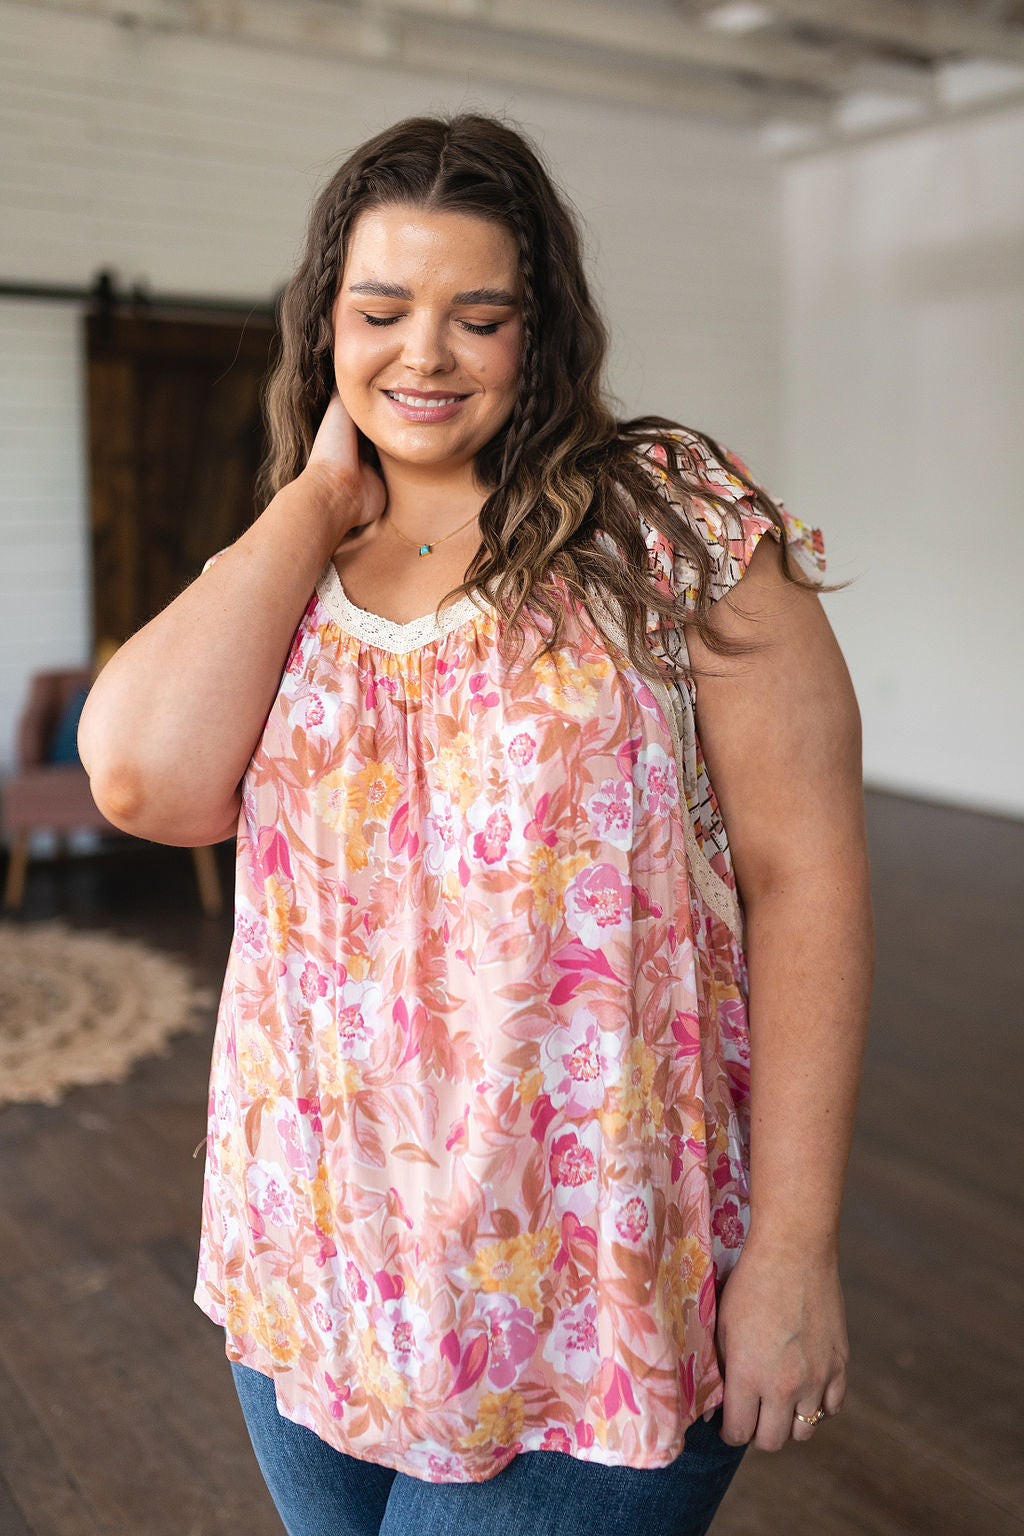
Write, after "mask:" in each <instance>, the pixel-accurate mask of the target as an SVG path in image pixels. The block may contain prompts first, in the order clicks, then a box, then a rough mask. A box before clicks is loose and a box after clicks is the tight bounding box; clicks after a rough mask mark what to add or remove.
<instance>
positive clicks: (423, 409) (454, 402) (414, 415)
mask: <svg viewBox="0 0 1024 1536" xmlns="http://www.w3.org/2000/svg"><path fill="white" fill-rule="evenodd" d="M384 394H385V395H386V396H387V398H388V399H389V400H390V401H391V404H392V405H393V406H394V408H395V410H396V411H397V412H398V414H399V415H400V416H403V417H404V418H405V419H406V421H447V420H448V418H449V417H451V416H454V415H455V413H456V412H457V411H458V409H459V407H460V406H461V404H462V402H463V400H465V399H467V398H468V397H467V396H466V395H445V394H442V393H441V392H440V391H433V390H432V391H429V392H425V393H423V394H420V393H419V392H418V391H417V392H416V393H415V394H413V393H408V392H407V391H405V390H398V389H386V390H384Z"/></svg>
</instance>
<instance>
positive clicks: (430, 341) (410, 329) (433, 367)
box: [402, 311, 454, 374]
mask: <svg viewBox="0 0 1024 1536" xmlns="http://www.w3.org/2000/svg"><path fill="white" fill-rule="evenodd" d="M402 360H403V362H404V363H405V365H406V367H407V368H408V369H409V370H410V372H412V373H423V374H429V373H447V372H448V371H449V370H450V369H451V367H452V366H453V363H454V358H453V357H452V353H451V347H450V345H449V344H448V340H447V334H446V327H445V324H444V321H443V320H442V319H441V317H440V316H432V315H430V314H429V313H427V312H426V311H423V312H422V313H420V314H418V315H414V316H412V318H411V319H410V322H409V324H408V325H407V326H406V327H405V345H404V347H403V349H402Z"/></svg>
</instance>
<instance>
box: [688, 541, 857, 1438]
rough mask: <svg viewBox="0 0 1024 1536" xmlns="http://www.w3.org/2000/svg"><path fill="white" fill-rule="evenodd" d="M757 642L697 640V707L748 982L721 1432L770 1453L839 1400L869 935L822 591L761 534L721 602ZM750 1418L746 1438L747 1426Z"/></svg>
mask: <svg viewBox="0 0 1024 1536" xmlns="http://www.w3.org/2000/svg"><path fill="white" fill-rule="evenodd" d="M715 611H716V622H717V625H718V627H719V628H720V630H721V631H722V632H723V633H725V634H728V635H732V636H736V637H737V638H742V639H744V640H747V641H750V640H753V641H754V642H755V643H756V646H757V649H756V650H755V651H754V652H752V653H751V654H748V655H746V656H744V657H740V658H732V659H729V660H723V659H721V658H719V657H714V656H711V655H709V654H708V653H707V652H706V651H705V650H703V648H700V647H698V645H697V644H696V643H694V644H692V645H691V647H690V650H691V657H692V659H693V661H694V663H695V664H696V665H698V666H701V667H707V668H708V669H709V673H714V674H718V675H703V674H702V675H700V676H698V680H697V716H698V730H699V732H700V737H701V745H702V749H703V751H704V755H705V758H706V760H707V764H708V771H709V774H710V777H711V780H712V782H713V784H714V785H715V790H716V793H717V795H718V797H719V801H720V804H721V807H722V813H723V817H724V819H725V823H726V826H727V827H728V829H729V840H730V846H731V848H732V853H733V859H734V866H735V871H736V878H737V883H738V886H739V889H740V895H741V897H742V900H743V905H744V912H745V917H746V939H747V956H748V962H749V977H750V1037H751V1152H750V1158H751V1168H750V1180H751V1183H750V1212H751V1225H750V1233H749V1235H748V1238H747V1241H746V1243H745V1245H744V1248H743V1250H742V1252H741V1254H740V1258H739V1261H738V1262H737V1264H736V1267H735V1269H734V1270H733V1272H732V1274H731V1275H730V1277H729V1279H728V1281H727V1283H726V1285H725V1287H724V1290H723V1293H722V1297H721V1300H720V1307H719V1328H718V1344H719V1352H720V1354H721V1355H722V1356H723V1360H724V1364H725V1367H726V1391H725V1410H724V1423H723V1436H724V1438H726V1439H727V1440H731V1441H732V1442H733V1443H740V1442H741V1441H747V1440H750V1439H752V1438H754V1443H755V1444H757V1445H758V1446H760V1447H761V1448H762V1449H765V1450H776V1449H778V1448H779V1447H780V1446H781V1445H782V1444H783V1443H784V1442H785V1441H786V1439H788V1437H789V1435H790V1432H791V1431H792V1434H793V1438H794V1439H806V1438H807V1437H808V1436H809V1435H810V1434H812V1433H813V1432H814V1431H813V1430H812V1429H810V1428H808V1427H807V1426H805V1425H803V1424H801V1422H800V1421H799V1420H796V1421H794V1420H793V1417H792V1416H793V1411H794V1409H796V1410H797V1411H799V1412H801V1413H804V1414H808V1415H810V1414H813V1413H814V1411H815V1409H816V1408H817V1407H818V1405H819V1403H824V1406H825V1409H826V1412H838V1410H839V1407H840V1406H841V1403H842V1399H843V1396H844V1394H845V1386H846V1377H845V1373H846V1364H847V1358H848V1345H847V1339H846V1329H845V1317H844V1309H843V1301H842V1293H841V1290H840V1287H839V1280H838V1242H839V1213H840V1207H841V1204H842V1195H843V1186H844V1182H845V1177H846V1168H847V1163H848V1159H849V1152H850V1145H851V1140H852V1135H853V1123H854V1115H855V1111H856V1103H857V1094H858V1089H859V1083H860V1073H861V1065H862V1060H863V1052H864V1044H865V1038H866V1032H867V1022H868V1008H869V999H870V991H871V977H872V968H873V937H872V921H871V905H870V894H869V878H868V857H867V844H866V836H865V827H864V808H863V795H862V788H861V766H860V717H859V714H858V710H857V705H856V700H855V698H854V695H853V689H852V686H851V683H850V679H849V675H848V673H847V670H846V666H845V664H844V662H843V658H842V655H841V653H840V651H839V647H838V645H837V644H836V641H835V638H834V636H833V634H832V631H831V628H830V627H829V624H828V621H827V619H826V617H825V613H824V610H823V609H822V607H821V604H820V601H819V599H818V598H817V597H816V596H815V595H814V594H813V593H808V592H806V591H801V590H799V589H797V588H795V587H793V586H791V585H789V584H787V583H785V582H784V580H783V577H782V575H781V571H780V566H779V553H778V549H777V546H776V545H775V543H774V540H772V539H770V538H765V539H763V540H762V541H761V543H760V544H759V546H758V548H757V550H756V551H755V553H754V556H753V558H752V560H751V564H750V568H749V570H748V572H747V574H746V575H745V576H744V577H743V580H742V581H741V582H740V583H739V585H738V586H737V587H736V588H735V589H734V591H733V593H731V594H730V595H729V596H728V597H727V598H725V599H723V600H722V602H720V603H719V604H718V605H717V607H716V610H715ZM755 1428H756V1437H755Z"/></svg>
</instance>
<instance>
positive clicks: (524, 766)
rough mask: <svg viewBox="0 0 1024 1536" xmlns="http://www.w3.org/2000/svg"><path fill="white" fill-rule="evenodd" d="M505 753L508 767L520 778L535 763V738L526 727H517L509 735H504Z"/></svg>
mask: <svg viewBox="0 0 1024 1536" xmlns="http://www.w3.org/2000/svg"><path fill="white" fill-rule="evenodd" d="M505 752H506V754H507V756H508V762H509V767H510V768H511V769H512V771H513V772H514V773H516V774H518V775H520V776H521V775H523V774H525V773H527V772H529V770H530V769H531V768H533V766H534V764H535V763H536V761H537V738H536V736H535V735H534V734H533V732H532V731H529V730H527V728H526V726H517V727H516V728H515V729H514V730H513V731H512V732H511V733H505Z"/></svg>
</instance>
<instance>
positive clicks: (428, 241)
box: [344, 203, 519, 290]
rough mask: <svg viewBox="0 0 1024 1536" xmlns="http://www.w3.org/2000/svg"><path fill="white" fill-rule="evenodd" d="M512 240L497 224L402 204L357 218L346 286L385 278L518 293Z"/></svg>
mask: <svg viewBox="0 0 1024 1536" xmlns="http://www.w3.org/2000/svg"><path fill="white" fill-rule="evenodd" d="M518 268H519V260H518V251H517V249H516V243H515V241H514V239H513V238H512V235H511V234H510V233H509V231H508V230H507V229H506V228H505V227H504V225H502V224H499V223H497V222H496V221H495V220H494V219H483V218H477V217H476V216H474V215H473V214H469V213H457V212H454V211H452V210H448V209H446V210H438V209H433V208H416V207H412V206H410V205H408V204H405V203H401V204H398V205H396V206H393V207H387V208H368V209H366V211H365V212H363V213H361V214H359V215H358V217H357V218H356V220H355V223H354V224H353V226H352V228H351V229H350V230H349V235H348V240H347V243H346V259H345V272H344V280H345V281H346V282H355V281H358V280H359V279H362V278H368V277H384V276H387V277H388V278H390V279H391V280H394V281H398V280H401V281H403V282H405V283H406V284H407V285H409V286H414V285H415V284H416V283H419V284H421V285H422V284H426V283H430V284H432V285H436V286H438V287H441V286H449V287H451V288H469V287H474V288H475V287H482V286H485V285H486V286H490V287H495V286H499V285H501V286H503V287H506V288H511V289H513V290H518V286H519V273H518Z"/></svg>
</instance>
